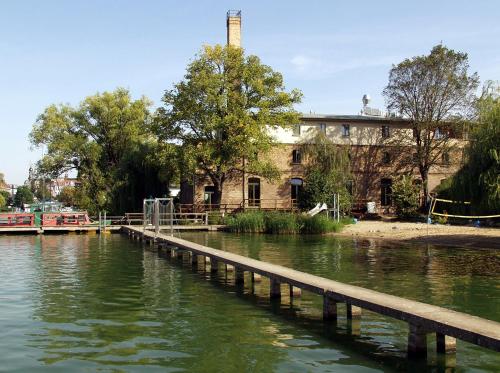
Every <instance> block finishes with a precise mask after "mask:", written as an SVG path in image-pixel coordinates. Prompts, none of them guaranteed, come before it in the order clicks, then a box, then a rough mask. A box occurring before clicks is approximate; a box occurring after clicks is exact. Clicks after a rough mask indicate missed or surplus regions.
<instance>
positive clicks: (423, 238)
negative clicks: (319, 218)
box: [338, 221, 500, 249]
mask: <svg viewBox="0 0 500 373" xmlns="http://www.w3.org/2000/svg"><path fill="white" fill-rule="evenodd" d="M338 235H342V236H346V237H359V238H372V239H383V240H392V241H404V242H407V243H427V244H435V245H446V246H462V247H471V248H473V247H477V248H490V249H500V229H498V228H475V227H466V226H451V225H438V224H431V225H428V224H424V223H404V222H390V221H360V222H358V223H357V224H351V225H348V226H346V227H344V229H343V230H342V232H341V233H338Z"/></svg>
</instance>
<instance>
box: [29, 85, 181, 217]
mask: <svg viewBox="0 0 500 373" xmlns="http://www.w3.org/2000/svg"><path fill="white" fill-rule="evenodd" d="M150 105H151V103H150V101H149V100H148V99H146V98H145V97H143V98H141V99H138V100H133V99H132V98H131V96H130V93H129V92H128V91H127V90H125V89H121V88H119V89H117V90H115V91H114V92H104V93H102V94H96V95H94V96H90V97H87V98H86V99H85V100H83V102H82V103H81V104H80V105H79V106H78V107H72V106H69V105H51V106H49V107H48V108H46V109H45V111H44V112H43V113H42V114H41V115H40V116H39V117H38V120H37V122H36V124H35V125H34V126H33V130H32V131H31V134H30V136H31V142H32V144H34V145H35V146H40V145H46V146H47V153H46V155H45V157H44V158H43V159H42V160H41V161H40V162H39V163H38V167H37V168H38V173H39V174H40V175H44V176H49V177H51V178H56V177H58V176H59V175H61V174H63V173H66V172H68V171H70V170H76V172H77V175H78V176H77V177H78V179H79V181H80V184H79V186H78V189H79V190H78V192H77V193H76V195H77V196H78V199H79V201H78V205H79V207H81V208H85V209H88V210H90V211H91V212H92V213H95V212H97V211H98V210H101V209H107V210H108V211H111V212H115V213H121V212H124V211H126V210H133V209H137V208H138V207H139V206H140V204H141V200H142V198H144V197H146V196H148V195H163V194H165V193H166V192H167V182H168V180H167V179H168V177H165V178H160V176H161V172H160V169H161V168H162V167H163V166H166V165H165V164H164V163H163V161H164V160H165V159H166V160H168V159H170V158H168V157H165V156H162V154H163V153H162V152H160V151H159V145H158V142H157V140H156V138H155V137H154V136H153V135H152V133H151V131H150V129H151V128H150V124H151V114H150V111H149V107H150ZM153 158H154V159H155V162H152V161H151V159H153ZM166 168H167V170H168V171H167V173H168V172H169V171H172V168H171V167H166ZM163 172H165V171H163ZM168 176H170V174H169V175H168Z"/></svg>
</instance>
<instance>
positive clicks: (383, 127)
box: [382, 126, 390, 139]
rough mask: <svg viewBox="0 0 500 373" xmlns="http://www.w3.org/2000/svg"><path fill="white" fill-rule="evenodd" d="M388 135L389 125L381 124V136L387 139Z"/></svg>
mask: <svg viewBox="0 0 500 373" xmlns="http://www.w3.org/2000/svg"><path fill="white" fill-rule="evenodd" d="M389 136H390V132H389V126H382V138H383V139H387V138H388V137H389Z"/></svg>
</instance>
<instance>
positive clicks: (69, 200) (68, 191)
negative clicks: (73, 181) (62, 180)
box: [57, 186, 76, 206]
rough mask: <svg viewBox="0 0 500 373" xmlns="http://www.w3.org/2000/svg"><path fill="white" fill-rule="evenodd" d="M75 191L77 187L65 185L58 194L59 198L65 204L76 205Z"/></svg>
mask: <svg viewBox="0 0 500 373" xmlns="http://www.w3.org/2000/svg"><path fill="white" fill-rule="evenodd" d="M75 193H76V191H75V187H69V186H68V187H64V188H63V189H62V190H61V192H60V193H59V195H58V196H57V200H58V201H59V202H62V203H64V205H65V206H74V205H75V204H76V198H75Z"/></svg>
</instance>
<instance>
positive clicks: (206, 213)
mask: <svg viewBox="0 0 500 373" xmlns="http://www.w3.org/2000/svg"><path fill="white" fill-rule="evenodd" d="M205 225H208V211H206V212H205Z"/></svg>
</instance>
